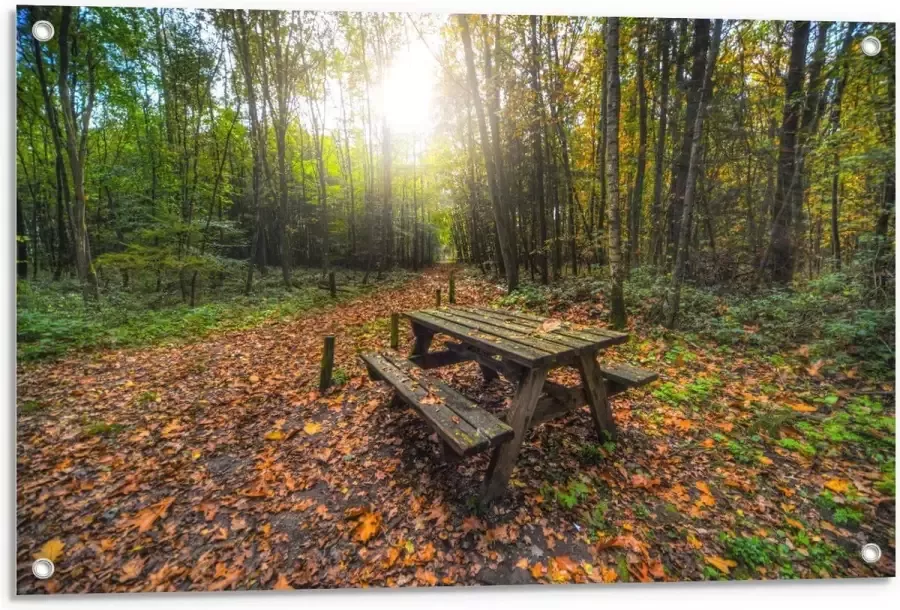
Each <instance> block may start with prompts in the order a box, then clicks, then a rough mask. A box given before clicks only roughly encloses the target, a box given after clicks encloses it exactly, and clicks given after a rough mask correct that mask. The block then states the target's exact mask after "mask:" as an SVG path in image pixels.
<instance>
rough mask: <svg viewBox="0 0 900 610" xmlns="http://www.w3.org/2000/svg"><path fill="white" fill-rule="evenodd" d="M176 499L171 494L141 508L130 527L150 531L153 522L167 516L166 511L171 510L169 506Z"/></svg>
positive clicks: (140, 530)
mask: <svg viewBox="0 0 900 610" xmlns="http://www.w3.org/2000/svg"><path fill="white" fill-rule="evenodd" d="M174 501H175V497H174V496H169V497H168V498H165V499H164V500H161V501H159V502H157V503H156V504H153V505H152V506H148V507H147V508H145V509H143V510H141V511H140V512H138V513H137V514H136V515H135V516H134V518H132V520H131V524H130V525H129V527H137V528H138V532H140V533H144V532H147V531H149V530H150V529H151V528H152V527H153V524H154V523H156V520H157V519H159V518H160V517H165V516H166V511H168V510H169V507H170V506H171V505H172V502H174Z"/></svg>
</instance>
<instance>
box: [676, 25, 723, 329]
mask: <svg viewBox="0 0 900 610" xmlns="http://www.w3.org/2000/svg"><path fill="white" fill-rule="evenodd" d="M721 38H722V20H721V19H716V23H715V26H714V28H713V36H712V44H711V45H710V47H709V57H708V58H707V61H706V67H705V70H704V79H703V82H702V85H701V88H700V95H699V98H698V100H697V102H698V103H697V113H696V119H695V121H694V126H693V128H692V129H691V133H692V134H693V136H692V140H691V156H690V159H689V164H688V174H687V183H686V185H687V190H686V191H685V197H684V209H683V210H682V217H681V222H680V223H679V225H678V226H679V236H678V250H677V253H676V255H675V269H674V271H673V273H672V285H671V288H670V289H669V294H668V295H667V296H668V298H667V301H668V303H667V304H666V305H667V306H666V326H667V327H668V328H674V327H675V323H676V322H677V319H678V309H679V305H680V302H681V284H682V281H683V280H684V269H685V266H686V265H687V251H688V242H689V238H690V227H691V214H692V212H693V207H694V199H695V192H696V184H697V175H698V173H699V170H700V146H701V142H702V137H703V117H704V114H706V108H707V107H708V106H709V100H710V99H712V77H713V74H714V72H715V69H716V58H717V57H718V55H719V42H720V41H721Z"/></svg>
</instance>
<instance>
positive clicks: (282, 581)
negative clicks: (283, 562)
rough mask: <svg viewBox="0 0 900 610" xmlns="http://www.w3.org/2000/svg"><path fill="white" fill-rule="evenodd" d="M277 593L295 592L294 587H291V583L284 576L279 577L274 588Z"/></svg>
mask: <svg viewBox="0 0 900 610" xmlns="http://www.w3.org/2000/svg"><path fill="white" fill-rule="evenodd" d="M272 588H273V589H275V590H276V591H293V589H294V587H292V586H291V583H290V582H288V579H287V576H285V575H284V574H279V575H278V580H277V581H275V586H273V587H272Z"/></svg>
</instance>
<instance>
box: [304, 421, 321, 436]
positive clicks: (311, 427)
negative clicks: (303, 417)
mask: <svg viewBox="0 0 900 610" xmlns="http://www.w3.org/2000/svg"><path fill="white" fill-rule="evenodd" d="M321 429H322V424H317V423H315V422H307V423H306V425H304V426H303V431H304V432H306V433H307V434H315V433H316V432H318V431H319V430H321Z"/></svg>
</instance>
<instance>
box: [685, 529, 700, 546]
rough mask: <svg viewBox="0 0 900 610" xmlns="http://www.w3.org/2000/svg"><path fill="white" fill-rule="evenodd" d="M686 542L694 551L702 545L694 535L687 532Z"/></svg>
mask: <svg viewBox="0 0 900 610" xmlns="http://www.w3.org/2000/svg"><path fill="white" fill-rule="evenodd" d="M687 541H688V544H690V545H691V546H692V547H694V548H695V549H699V548H701V547H702V546H703V543H702V542H700V540H698V539H697V537H696V536H694V534H692V533H691V532H688V535H687Z"/></svg>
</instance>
